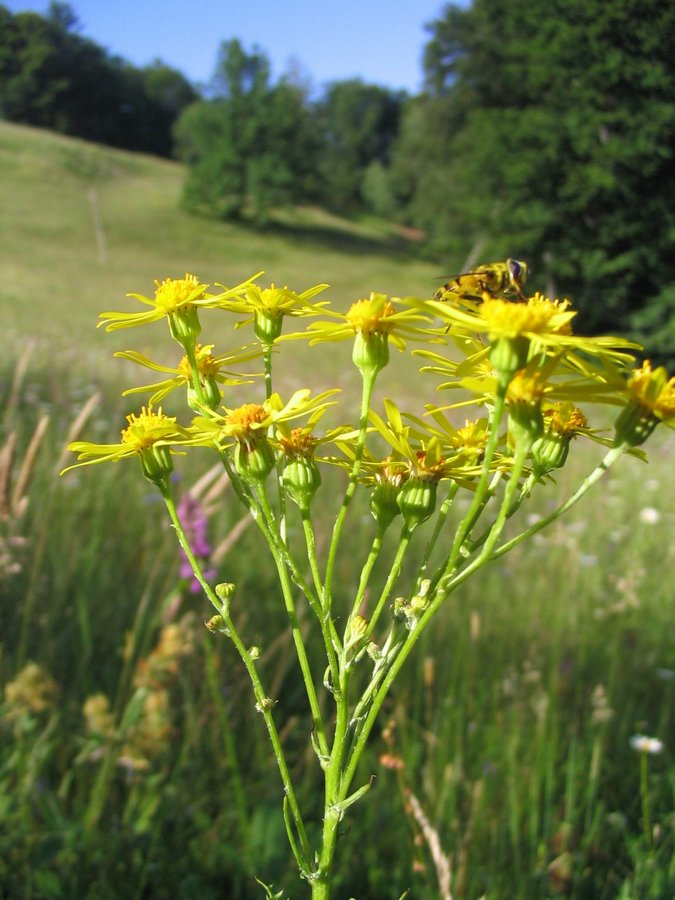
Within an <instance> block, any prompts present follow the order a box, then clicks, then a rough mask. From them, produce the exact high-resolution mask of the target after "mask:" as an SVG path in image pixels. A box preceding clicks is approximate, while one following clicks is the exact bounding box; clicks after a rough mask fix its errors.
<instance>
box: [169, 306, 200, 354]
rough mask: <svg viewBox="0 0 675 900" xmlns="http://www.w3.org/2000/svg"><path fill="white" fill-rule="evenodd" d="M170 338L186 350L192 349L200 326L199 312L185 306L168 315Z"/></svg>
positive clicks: (194, 308) (195, 308) (192, 307)
mask: <svg viewBox="0 0 675 900" xmlns="http://www.w3.org/2000/svg"><path fill="white" fill-rule="evenodd" d="M168 320H169V331H170V332H171V337H172V338H173V339H174V340H175V341H178V343H179V344H180V345H181V347H183V349H185V350H187V349H188V348H192V349H194V346H195V344H196V343H197V338H198V337H199V335H200V333H201V330H202V326H201V325H200V323H199V310H198V309H197V307H196V306H191V305H190V304H187V305H185V306H181V307H179V308H178V309H175V310H173V311H172V312H170V313H169V315H168Z"/></svg>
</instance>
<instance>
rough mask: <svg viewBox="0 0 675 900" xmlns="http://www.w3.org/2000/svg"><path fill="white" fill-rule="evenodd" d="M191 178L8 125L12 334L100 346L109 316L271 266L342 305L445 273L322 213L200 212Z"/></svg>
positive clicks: (0, 125)
mask: <svg viewBox="0 0 675 900" xmlns="http://www.w3.org/2000/svg"><path fill="white" fill-rule="evenodd" d="M182 180H183V168H182V166H181V165H179V164H178V163H173V162H169V161H166V160H160V159H157V158H154V157H149V156H143V155H141V154H134V153H127V152H122V151H117V150H112V149H110V148H107V147H101V146H97V145H94V144H88V143H86V142H84V141H80V140H75V139H72V138H66V137H62V136H60V135H56V134H53V133H50V132H47V131H41V130H37V129H33V128H27V127H21V126H16V125H10V124H7V123H4V122H0V196H2V203H1V205H0V217H1V218H0V232H1V233H2V251H1V257H0V258H1V265H2V281H1V284H2V287H1V288H0V290H1V295H0V297H1V299H2V303H1V304H0V326H2V328H3V332H4V333H5V334H8V335H19V336H22V337H25V336H26V335H28V334H31V335H35V336H36V337H38V338H40V339H42V340H44V341H46V342H47V343H48V345H56V346H59V345H61V346H63V345H65V346H68V345H70V344H72V343H73V341H75V342H77V343H79V342H81V341H83V340H86V341H88V342H100V341H101V339H102V338H101V333H100V332H98V333H96V332H95V331H94V325H95V319H96V316H97V315H98V313H99V312H100V311H101V310H103V309H111V308H112V309H115V308H117V309H121V308H124V304H125V302H126V303H129V301H125V294H126V293H127V292H129V291H136V292H140V293H147V294H151V293H152V288H153V280H154V279H155V278H164V277H167V276H174V277H176V276H179V275H182V274H183V273H184V272H185V271H191V272H195V273H196V274H198V275H199V276H200V278H201V279H202V280H204V281H210V282H213V281H221V282H226V283H235V282H236V281H237V280H240V279H242V278H244V277H246V276H248V275H251V274H252V273H253V272H256V271H259V270H260V269H264V270H265V271H266V276H265V278H266V279H269V281H274V282H275V283H287V284H289V286H291V287H293V288H296V289H299V290H302V289H304V288H305V287H307V286H309V285H310V284H313V283H316V282H319V281H326V282H328V283H329V284H330V285H331V286H332V294H331V296H332V298H333V301H334V302H335V303H336V305H338V306H339V307H342V306H343V305H347V304H348V303H350V302H351V301H352V300H354V299H356V298H358V297H360V296H362V295H364V294H367V293H368V292H369V291H370V290H380V291H384V292H385V293H395V294H400V293H411V292H413V291H414V292H416V293H419V292H421V291H427V290H430V289H431V286H432V284H433V279H434V276H436V275H438V271H437V267H435V266H431V265H429V264H428V263H423V262H420V261H416V260H414V259H413V258H412V257H411V255H410V254H409V253H407V252H406V247H405V244H404V243H403V241H401V240H399V241H396V240H394V239H392V237H391V235H386V234H382V233H381V232H377V231H376V230H375V229H374V228H373V229H371V228H367V227H364V226H355V225H352V224H350V223H347V222H344V221H341V220H339V219H336V218H334V217H331V216H329V215H328V214H326V213H322V212H320V211H316V210H300V211H297V212H295V213H293V214H292V215H291V214H286V215H285V216H284V217H283V220H282V219H281V218H280V219H279V221H278V222H277V224H276V225H274V226H273V227H271V228H270V229H269V230H268V231H267V232H265V233H260V232H256V231H253V230H249V229H247V228H245V227H239V226H235V225H230V224H223V223H219V222H213V221H207V220H203V219H198V218H194V217H191V216H189V215H187V214H186V213H185V212H183V211H182V210H181V209H180V208H179V197H180V191H181V186H182ZM128 308H132V306H129V307H128ZM162 337H163V335H162ZM144 339H145V340H152V337H151V336H148V335H144ZM108 346H110V344H108Z"/></svg>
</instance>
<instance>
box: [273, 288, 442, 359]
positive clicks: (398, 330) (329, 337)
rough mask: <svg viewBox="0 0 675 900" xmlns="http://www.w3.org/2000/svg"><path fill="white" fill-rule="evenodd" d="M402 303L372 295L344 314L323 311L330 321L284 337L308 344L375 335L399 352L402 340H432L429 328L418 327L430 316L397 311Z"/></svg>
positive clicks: (406, 310)
mask: <svg viewBox="0 0 675 900" xmlns="http://www.w3.org/2000/svg"><path fill="white" fill-rule="evenodd" d="M401 304H403V301H402V300H399V299H398V298H396V297H393V298H392V299H391V300H390V299H388V298H387V297H386V295H385V294H378V293H375V292H373V293H371V295H370V297H369V298H368V299H362V300H357V301H356V302H355V303H353V304H352V306H351V307H350V309H349V310H348V311H347V312H346V313H339V312H335V311H334V310H331V309H324V310H322V312H323V314H324V315H326V316H329V317H330V318H331V319H332V321H321V322H312V323H311V324H310V325H309V327H308V329H307V331H306V332H302V333H297V334H293V335H287V336H286V339H290V338H309V343H310V344H311V345H313V344H319V343H323V342H326V341H345V340H348V339H349V338H353V337H354V336H355V335H361V336H362V337H363V338H365V339H367V338H369V337H373V336H376V335H384V336H386V337H387V338H389V339H390V340H391V341H392V343H393V344H394V345H395V346H396V347H398V349H399V350H403V349H404V348H405V339H406V338H408V339H413V338H417V339H424V340H429V339H435V335H432V333H431V332H430V330H429V329H427V328H423V327H420V324H419V323H424V324H425V325H426V324H427V323H428V322H429V321H430V320H429V317H428V316H426V315H424V314H422V313H420V312H418V311H416V310H414V309H411V308H405V309H397V306H399V305H401Z"/></svg>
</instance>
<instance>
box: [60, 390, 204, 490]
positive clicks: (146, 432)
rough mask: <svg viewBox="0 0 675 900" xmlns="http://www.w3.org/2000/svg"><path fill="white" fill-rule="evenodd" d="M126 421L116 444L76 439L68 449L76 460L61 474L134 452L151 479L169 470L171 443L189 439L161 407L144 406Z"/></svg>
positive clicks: (174, 443) (180, 442) (116, 459)
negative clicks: (75, 456)
mask: <svg viewBox="0 0 675 900" xmlns="http://www.w3.org/2000/svg"><path fill="white" fill-rule="evenodd" d="M127 422H128V423H129V424H128V425H127V427H126V428H124V429H123V430H122V435H121V438H122V439H121V441H120V443H118V444H93V443H90V442H89V441H75V442H74V443H72V444H68V449H69V450H70V451H72V452H73V453H77V454H78V462H76V463H75V464H74V465H72V466H68V467H67V468H65V469H63V471H62V472H61V474H62V475H63V474H64V472H69V471H70V470H71V469H77V468H78V467H79V466H89V465H96V464H97V463H103V462H108V461H111V462H117V461H118V460H120V459H127V458H130V457H134V456H137V457H138V458H139V459H140V461H141V466H142V467H143V471H144V473H145V474H146V476H147V477H148V478H150V480H151V481H155V480H156V478H162V477H163V476H164V475H166V474H168V472H170V471H171V469H172V465H171V461H170V458H169V453H170V447H171V446H174V445H176V444H186V443H190V442H191V440H190V437H191V436H190V433H189V432H188V431H187V430H186V429H185V428H181V426H179V425H177V424H176V419H175V417H174V416H165V415H164V413H163V412H162V409H161V407H160V408H159V409H157V411H156V412H155V411H154V410H153V409H152V407H151V406H148V408H147V409H146V408H145V407H143V409H142V410H141V412H140V414H139V415H135V414H134V413H131V415H129V416H127Z"/></svg>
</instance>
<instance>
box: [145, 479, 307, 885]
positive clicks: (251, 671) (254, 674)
mask: <svg viewBox="0 0 675 900" xmlns="http://www.w3.org/2000/svg"><path fill="white" fill-rule="evenodd" d="M158 487H159V489H160V491H161V493H162V497H163V498H164V502H165V504H166V508H167V510H168V513H169V517H170V518H171V522H172V524H173V527H174V528H175V530H176V534H177V536H178V542H179V544H180V546H181V548H182V549H183V552H184V553H185V556H186V558H187V560H188V562H189V563H190V568H191V569H192V571H193V573H194V576H195V578H196V579H197V581H199V583H200V585H201V587H202V589H203V591H204V593H205V594H206V596H207V598H208V600H209V602H210V603H211V605H212V606H213V607H214V609H215V610H216V611H217V612H218V613H219V614H220V615H221V616H222V619H223V622H224V624H225V628H226V630H227V634H228V636H229V638H230V640H231V641H232V642H233V644H234V645H235V647H236V649H237V652H238V653H239V656H240V657H241V660H242V662H243V663H244V666H245V668H246V671H247V672H248V676H249V678H250V679H251V684H252V685H253V693H254V696H255V699H256V708H257V710H258V711H259V712H260V713H261V714H262V716H263V719H264V720H265V725H266V726H267V733H268V735H269V739H270V742H271V744H272V749H273V751H274V755H275V757H276V760H277V766H278V768H279V774H280V775H281V781H282V784H283V787H284V794H285V797H286V798H287V802H288V806H289V808H290V810H291V815H292V818H293V823H294V825H295V829H296V831H297V833H298V837H299V839H300V848H301V851H302V855H296V861H297V863H298V867H299V868H300V871H301V872H302V873H303V874H304V875H305V876H306V875H308V874H309V872H310V869H311V860H312V849H311V845H310V843H309V838H308V837H307V831H306V829H305V824H304V821H303V819H302V815H301V814H300V807H299V805H298V800H297V796H296V793H295V788H294V786H293V780H292V778H291V773H290V770H289V768H288V763H287V762H286V757H285V755H284V751H283V747H282V745H281V740H280V738H279V732H278V731H277V728H276V725H275V723H274V718H273V716H272V710H271V707H272V701H271V700H270V698H269V697H267V695H266V693H265V690H264V688H263V685H262V682H261V680H260V676H259V674H258V670H257V669H256V666H255V661H254V658H253V656H252V655H251V653H250V652H249V650H248V648H247V647H246V645H245V644H244V642H243V641H242V639H241V637H240V636H239V632H238V631H237V629H236V626H235V625H234V622H233V621H232V618H231V616H230V613H229V608H228V604H226V603H221V601H220V600H219V598H218V597H217V596H216V594H215V592H214V591H213V589H212V588H211V586H210V585H209V583H208V582H207V581H206V579H205V578H204V575H203V573H202V570H201V568H200V566H199V563H198V562H197V560H196V559H195V556H194V554H193V552H192V549H191V547H190V544H189V542H188V540H187V537H186V535H185V531H184V530H183V526H182V524H181V521H180V519H179V518H178V513H177V512H176V505H175V503H174V500H173V497H172V495H171V487H170V484H169V481H168V479H167V480H166V481H165V482H164V483H162V484H159V485H158ZM289 838H290V836H289ZM291 846H293V847H295V843H294V841H293V840H292V839H291Z"/></svg>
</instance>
